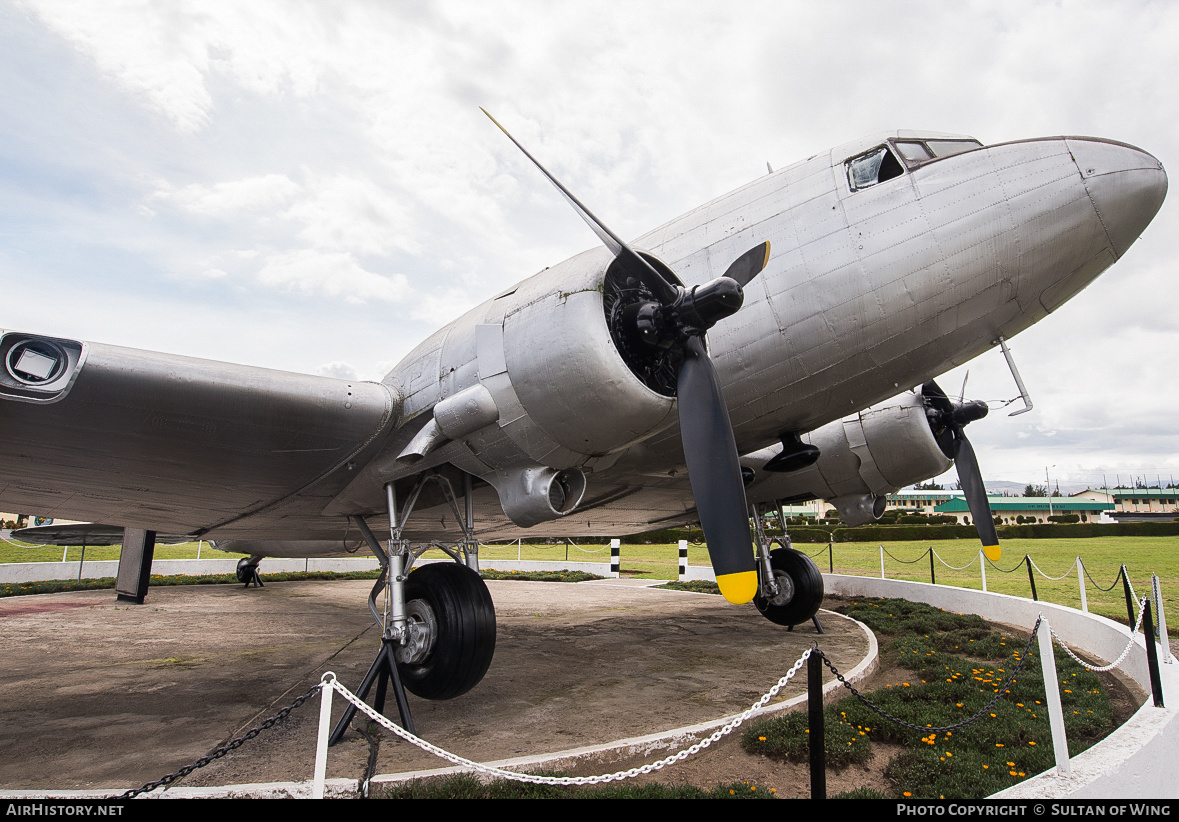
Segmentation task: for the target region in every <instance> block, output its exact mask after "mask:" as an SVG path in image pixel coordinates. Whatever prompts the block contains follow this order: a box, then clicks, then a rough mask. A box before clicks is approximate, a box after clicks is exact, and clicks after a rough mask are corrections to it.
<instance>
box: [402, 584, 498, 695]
mask: <svg viewBox="0 0 1179 822" xmlns="http://www.w3.org/2000/svg"><path fill="white" fill-rule="evenodd" d="M405 608H406V613H407V615H408V617H409V626H408V628H409V637H408V642H406V643H405V644H403V645H402V646H401V647H400V648H399V649H398V650H397V652H396V657H397V670H398V672H399V673H400V674H401V681H402V683H403V684H404V685H405V688H406V690H408V691H409V692H410V693H413V694H416V695H417V696H420V697H422V698H423V699H452V698H453V697H456V696H459V695H461V694H465V693H466V692H467V691H469V690H471V689H472V688H474V687H475V686H476V685H478V684H479V681H480V680H481V679H483V675H484V674H486V673H487V669H488V668H489V667H490V666H491V657H492V656H493V655H494V654H495V607H494V605H492V602H491V594H490V593H489V592H488V590H487V585H486V583H484V582H483V579H482V578H481V577H480V576H479V575H478V574H477V573H475V572H474V571H472V570H471V569H470V568H467V567H466V566H465V565H459V564H458V563H454V562H440V563H434V564H431V565H425V566H423V567H421V568H418V569H417V570H416V571H414V572H413V573H411V574H410V575H409V579H407V580H406V582H405Z"/></svg>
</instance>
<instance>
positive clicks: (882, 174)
mask: <svg viewBox="0 0 1179 822" xmlns="http://www.w3.org/2000/svg"><path fill="white" fill-rule="evenodd" d="M903 173H904V169H903V168H901V163H900V161H899V160H897V158H896V157H895V156H893V153H892V152H891V151H889V150H888V148H887V147H886V146H881V147H880V148H874V149H872V150H871V151H869V152H868V153H867V154H861V155H860V156H859V157H853V158H852V159H851V160H848V161H847V180H848V183H850V184H851V188H852V191H859V190H860V189H862V188H869V187H870V186H874V185H876V184H877V183H883V182H884V181H885V180H891V179H892V178H894V177H900V176H901V175H902V174H903Z"/></svg>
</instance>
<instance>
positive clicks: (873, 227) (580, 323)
mask: <svg viewBox="0 0 1179 822" xmlns="http://www.w3.org/2000/svg"><path fill="white" fill-rule="evenodd" d="M1166 189H1167V177H1166V174H1165V172H1164V171H1163V168H1162V165H1161V164H1160V163H1159V161H1158V160H1157V159H1155V158H1154V157H1153V156H1151V155H1150V154H1147V153H1146V152H1144V151H1141V150H1139V149H1137V148H1134V147H1132V146H1128V145H1124V144H1121V143H1117V142H1113V141H1109V140H1101V139H1094V138H1087V137H1054V138H1043V139H1034V140H1025V141H1018V142H1011V143H1004V144H1000V145H992V146H981V145H980V144H978V143H977V142H975V141H973V140H971V139H970V138H966V137H960V136H955V135H945V134H935V133H928V132H911V131H901V132H891V133H888V134H885V135H877V136H874V137H868V138H864V139H861V140H858V141H855V142H853V143H849V144H847V145H844V146H840V147H838V148H835V149H832V150H831V151H829V152H826V153H824V154H820V155H816V156H814V157H811V158H809V159H807V160H805V161H803V162H800V163H797V164H795V165H793V166H790V167H788V168H785V169H782V170H779V171H777V172H774V173H771V174H768V175H766V176H764V177H761V178H759V179H757V180H754V181H753V182H751V183H749V184H748V185H745V186H743V187H742V188H739V189H737V190H736V191H733V192H731V193H729V194H726V195H724V196H722V197H718V198H717V199H715V200H713V201H712V202H710V203H707V204H706V205H703V206H701V207H699V208H697V209H694V210H693V211H690V212H688V213H687V214H685V215H683V216H682V217H679V218H677V219H675V220H673V221H671V222H669V223H667V224H666V225H663V226H660V227H659V228H656V229H655V230H653V231H651V232H649V233H647V234H645V235H643V236H642V237H639V238H638V239H637V240H635V241H634V242H633V243H632V244H631V245H632V246H633V247H634V248H635V249H637V250H639V251H641V252H647V253H649V254H650V255H652V257H653V258H657V259H658V260H661V261H663V262H664V263H666V264H667V266H668V267H670V269H671V270H672V271H674V272H675V273H676V274H678V275H679V277H680V279H682V281H683V284H684V285H685V286H686V287H688V288H689V289H691V287H693V286H697V285H700V284H704V283H707V282H709V281H713V280H714V279H716V278H717V277H719V276H720V275H721V274H722V273H723V272H725V270H726V266H728V265H729V264H730V263H731V262H732V261H733V260H734V259H736V258H738V257H740V255H742V254H743V253H746V252H747V250H749V249H752V248H756V247H757V246H758V244H761V243H766V242H768V243H769V247H770V249H771V250H770V253H769V257H768V261H766V262H765V268H764V270H761V271H760V273H759V274H757V275H756V276H754V277H752V278H751V279H750V280H749V281H748V282H747V283H746V284H744V305H743V306H742V307H741V308H740V311H739V313H737V314H736V315H735V316H732V317H729V318H727V319H724V320H721V321H720V322H718V323H717V324H716V325H715V326H713V327H712V328H711V330H709V331H708V334H707V351H708V353H709V354H710V355H711V358H712V361H713V363H714V364H715V371H716V375H717V379H718V380H719V383H720V389H721V391H722V392H723V400H724V402H725V403H726V404H727V407H728V410H729V415H730V418H731V422H732V430H733V435H734V437H735V440H736V446H737V451H738V452H739V453H740V454H742V455H744V456H743V457H742V459H741V462H742V465H743V466H744V468H745V469H746V472H747V478H748V474H750V473H751V474H752V478H751V480H749V483H748V485H747V487H746V489H745V490H746V495H747V498H748V501H749V502H750V503H759V502H770V501H775V500H783V499H803V498H810V497H821V498H825V499H829V500H833V501H835V502H836V504H837V505H838V506H839V507H840V510H841V512H842V513H843V514H844V519H845V520H846V521H849V522H858V521H860V522H862V521H868V520H870V519H871V518H872V516H874V515H878V513H879V507H880V505H879V501H880V500H881V499H882V498H883V496H884V495H886V494H888V493H890V492H892V491H894V490H896V489H897V488H899V487H902V486H904V485H908V484H910V483H913V482H917V481H920V480H923V479H926V478H928V477H931V476H936V475H937V474H939V473H941V472H942V471H944V470H945V469H946V468H947V467H948V466H949V465H950V461H949V452H948V451H947V448H946V447H945V443H944V442H943V443H939V441H938V439H937V435H936V433H935V432H933V431H931V429H930V422H929V420H930V418H931V417H930V411H929V409H930V407H931V405H930V402H931V400H930V399H929V398H928V397H925V396H923V393H928V391H922V390H916V391H913V390H911V389H914V388H915V387H916V386H921V385H923V384H924V383H926V382H927V381H929V380H931V379H932V378H933V377H935V376H936V375H938V374H941V373H943V372H944V371H946V370H947V369H949V368H951V367H953V366H955V365H958V364H960V363H964V362H966V361H968V360H970V359H971V358H973V357H976V356H978V355H979V354H981V353H983V352H984V351H986V350H987V349H988V348H990V347H991V346H993V345H995V344H996V342H997V340H999V339H1000V338H1007V339H1010V338H1011V337H1013V336H1015V335H1016V334H1018V333H1019V332H1020V331H1022V330H1024V329H1025V328H1027V327H1029V326H1030V325H1032V324H1033V323H1035V322H1037V321H1039V320H1040V319H1042V318H1044V317H1045V316H1046V315H1047V314H1049V313H1050V312H1052V311H1054V310H1055V309H1056V308H1058V307H1059V306H1060V305H1062V304H1063V303H1064V302H1065V301H1066V300H1068V299H1069V298H1071V297H1073V296H1074V295H1076V294H1077V293H1078V292H1079V291H1080V290H1081V289H1083V288H1084V287H1085V286H1086V285H1088V284H1089V283H1090V282H1091V281H1092V280H1093V279H1094V278H1095V277H1097V276H1098V275H1099V274H1100V273H1101V272H1103V271H1104V270H1105V269H1106V268H1108V267H1109V266H1110V265H1112V264H1113V263H1114V262H1115V261H1116V260H1117V259H1119V258H1120V257H1121V256H1122V255H1123V254H1125V253H1126V251H1127V249H1128V248H1129V246H1130V245H1131V244H1132V243H1133V242H1134V240H1135V239H1137V237H1138V236H1139V235H1140V234H1141V232H1142V231H1143V230H1144V229H1145V227H1146V226H1147V224H1148V223H1149V222H1150V221H1151V219H1152V218H1153V217H1154V215H1155V214H1156V212H1157V211H1158V209H1159V207H1160V206H1161V204H1162V201H1163V198H1164V196H1165V194H1166ZM633 287H634V283H630V284H629V285H628V283H627V282H626V281H625V278H624V277H619V276H618V275H617V258H616V257H615V256H614V255H613V254H612V253H611V251H610V250H609V249H608V248H596V249H592V250H589V251H586V252H584V253H582V254H579V255H577V256H576V257H573V258H571V259H569V260H566V261H565V262H563V263H560V264H558V265H555V266H553V267H551V268H548V269H546V270H544V271H542V272H540V273H539V274H536V275H534V276H532V277H530V278H528V279H526V280H523V281H522V282H520V283H519V284H518V285H516V286H515V287H513V288H510V289H508V290H506V291H505V292H503V293H502V294H499V295H497V296H495V297H493V298H492V299H490V300H488V301H487V302H485V303H483V304H482V305H480V306H479V307H477V308H475V309H474V310H472V311H470V312H468V313H467V314H465V315H463V316H462V317H460V318H459V319H457V320H455V321H454V322H452V323H451V324H449V325H447V326H446V327H445V328H443V329H441V330H440V331H438V332H437V333H435V334H434V335H432V336H431V337H430V338H429V339H427V340H426V341H425V342H423V343H422V344H421V345H419V346H418V347H417V348H416V349H415V350H414V351H413V352H412V353H411V354H410V355H409V356H407V357H406V358H405V359H404V360H403V361H402V362H401V363H400V364H399V365H398V366H397V367H396V368H394V369H393V371H392V372H390V373H389V375H388V376H386V377H385V379H383V380H382V381H381V382H380V383H368V382H348V381H343V380H337V379H330V378H325V377H312V376H306V375H300V374H289V373H283V372H277V371H271V370H267V369H260V368H253V367H248V366H241V365H230V364H225V363H216V362H211V361H206V360H198V359H193V358H188V357H180V356H175V355H168V354H157V353H152V352H146V351H138V350H131V349H125V348H118V347H115V346H109V345H103V344H100V343H90V342H79V341H75V340H67V339H57V338H47V337H43V336H39V335H35V334H27V333H21V332H7V333H5V334H4V335H3V337H2V338H0V361H2V363H3V364H2V365H0V399H2V400H3V401H0V436H2V437H3V440H4V442H5V447H4V449H3V451H4V454H3V456H0V507H3V508H4V509H5V510H9V511H13V510H19V511H30V512H36V513H37V514H39V515H42V516H51V517H62V518H69V519H86V520H92V521H95V522H102V523H112V524H118V525H120V526H128V527H135V528H144V529H151V530H156V531H161V532H168V533H172V534H193V535H200V536H203V537H204V538H206V539H216V540H219V541H224V542H221V543H220V544H221V545H222V546H224V547H232V548H233V549H234V550H239V551H243V552H246V553H255V554H268V555H279V556H282V555H294V556H303V555H315V554H326V553H333V552H338V551H340V550H341V549H344V548H355V547H356V546H357V545H358V544H359V535H358V533H357V531H356V529H355V528H354V527H353V526H352V525H351V524H350V521H349V517H350V516H356V515H362V516H369V515H384V513H385V511H386V496H385V490H384V489H385V486H386V484H387V483H390V482H392V483H394V485H393V487H394V488H397V489H400V490H401V492H402V493H405V492H408V490H409V488H410V487H411V486H412V485H413V483H414V481H415V479H416V478H418V477H419V476H420V475H422V474H423V472H426V471H439V472H442V474H444V475H449V476H452V477H454V478H455V479H456V482H457V480H458V478H461V477H463V476H464V475H471V476H473V477H475V478H477V479H476V481H475V484H474V490H473V497H474V502H475V505H474V513H475V522H476V525H477V529H478V532H479V535H480V537H482V538H483V539H485V540H486V539H495V538H502V537H515V536H519V535H521V534H522V533H525V532H523V531H522V530H521V529H529V530H528V531H527V533H530V534H543V535H554V536H559V535H603V536H608V535H619V534H626V533H634V532H638V531H643V530H648V529H650V528H653V527H661V526H664V525H672V524H681V523H686V522H691V521H694V520H696V519H697V512H696V506H695V503H694V501H693V495H692V487H691V486H690V485H689V481H688V476H687V472H686V467H685V464H686V460H685V456H684V448H683V446H682V444H681V438H680V423H679V422H678V421H677V415H676V410H677V397H676V392H675V386H674V381H670V382H669V381H668V379H667V375H666V373H665V372H666V369H665V368H664V369H663V370H662V371H661V368H662V366H659V365H658V364H657V363H656V364H655V365H651V364H650V363H647V364H644V362H642V361H641V360H642V356H641V355H640V354H639V353H636V343H635V342H634V340H633V339H631V338H628V337H627V336H626V334H624V333H622V332H620V331H619V328H620V325H619V322H620V321H619V317H620V316H622V315H623V314H624V313H625V312H626V311H627V310H628V306H631V308H632V309H633V307H634V305H635V304H634V303H633V301H632V302H630V303H628V299H629V298H628V296H627V295H628V293H629V291H628V289H630V290H632V291H633ZM634 310H636V311H637V310H638V309H634ZM632 313H633V312H632ZM943 399H944V397H943ZM786 433H792V434H798V435H800V437H801V440H802V441H803V442H804V443H808V444H811V445H814V446H816V447H817V448H818V451H819V453H820V454H821V456H819V458H818V459H817V461H815V462H813V463H811V464H809V465H801V466H799V467H797V468H796V469H795V470H791V471H787V472H780V471H767V470H764V468H765V465H766V463H767V462H769V461H771V460H772V459H773V458H774V456H775V455H777V454H778V453H779V452H780V451H781V450H782V449H783V446H782V445H780V444H779V443H781V442H782V441H783V437H784V434H786ZM430 493H431V491H429V490H427V491H426V492H425V494H424V495H423V497H422V498H421V499H420V500H419V501H418V504H417V507H416V508H415V509H414V513H413V515H412V516H411V518H410V519H409V522H408V524H407V526H406V530H405V534H404V536H405V537H406V538H408V539H411V540H430V539H445V538H447V536H448V535H451V536H452V535H453V529H454V525H455V523H454V519H453V518H452V517H451V515H450V510H451V509H450V508H449V507H448V506H447V504H446V501H445V500H444V499H443V497H441V496H435V497H431V496H429V494H430Z"/></svg>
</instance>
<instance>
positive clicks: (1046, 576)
mask: <svg viewBox="0 0 1179 822" xmlns="http://www.w3.org/2000/svg"><path fill="white" fill-rule="evenodd" d="M1028 562H1030V563H1031V564H1032V567H1033V568H1035V569H1036V572H1037V573H1038V574H1039V575H1040V576H1042V577H1044V579H1047V580H1050V581H1052V582H1060V580H1062V579H1064V578H1065V577H1067V576H1069V575H1071V574H1072V572H1073V571H1075V570H1076V568H1077V563H1076V562H1075V561H1074V562H1073V564H1072V565H1071V566H1070V567H1069V569H1068V570H1067V571H1065V572H1064V574H1063V575H1062V576H1058V577H1050V576H1048V575H1047V574H1045V573H1044V571H1043V570H1042V569H1041V568H1040V566H1039V565H1037V564H1036V561H1035V560H1034V559H1032V558H1031V557H1030V556H1029V557H1028Z"/></svg>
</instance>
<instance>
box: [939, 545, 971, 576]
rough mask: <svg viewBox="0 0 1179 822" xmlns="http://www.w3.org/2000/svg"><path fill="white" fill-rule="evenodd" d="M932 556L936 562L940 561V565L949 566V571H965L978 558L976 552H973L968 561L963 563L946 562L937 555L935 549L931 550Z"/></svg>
mask: <svg viewBox="0 0 1179 822" xmlns="http://www.w3.org/2000/svg"><path fill="white" fill-rule="evenodd" d="M929 550H931V551H933V549H932V548H930V549H929ZM933 556H934V558H935V559H936V560H937V561H938V562H940V563H941V564H942V565H944V566H946V567H947V568H949V569H950V570H951V571H965V570H966V569H967V568H969V567H970V566H971V565H974V561H975V560H976V559H978V554H975V555H974V556H973V557H971V558H970V562H968V563H966V564H965V565H951V564H950V563H948V562H946V561H945V560H944V559H942V558H941V557H939V556H938V555H937V552H936V551H934V552H933Z"/></svg>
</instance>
